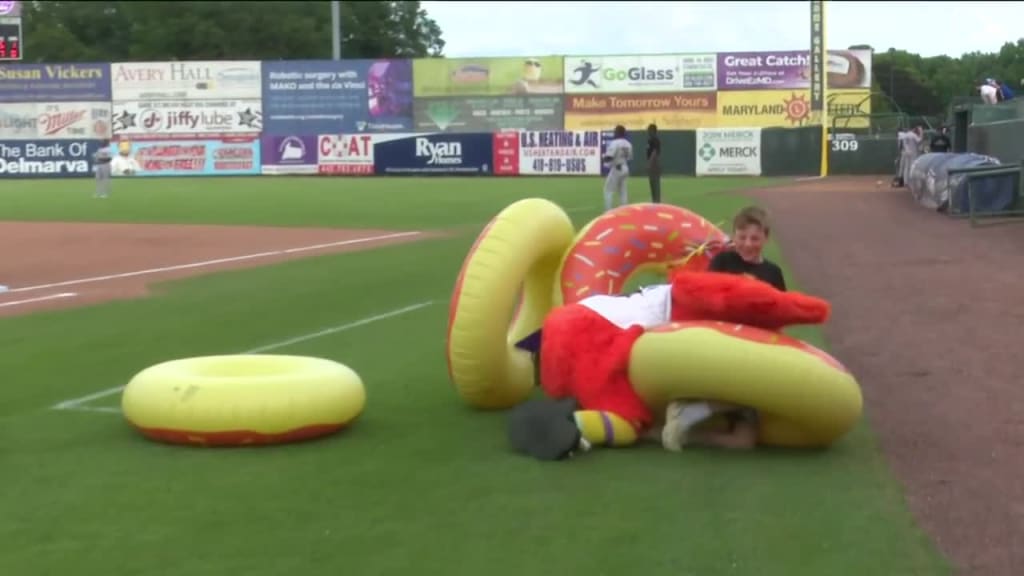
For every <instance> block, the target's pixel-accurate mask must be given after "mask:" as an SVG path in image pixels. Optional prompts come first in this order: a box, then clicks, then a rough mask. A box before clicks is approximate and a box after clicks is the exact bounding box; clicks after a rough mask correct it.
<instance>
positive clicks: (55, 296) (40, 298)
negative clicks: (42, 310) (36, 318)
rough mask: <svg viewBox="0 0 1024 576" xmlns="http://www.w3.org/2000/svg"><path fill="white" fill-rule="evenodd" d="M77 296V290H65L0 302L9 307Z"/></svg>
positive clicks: (1, 306)
mask: <svg viewBox="0 0 1024 576" xmlns="http://www.w3.org/2000/svg"><path fill="white" fill-rule="evenodd" d="M75 296H78V293H77V292H63V293H61V294H50V295H48V296H38V297H36V298H26V299H24V300H13V301H11V302H0V308H7V307H9V306H21V305H22V304H32V303H33V302H45V301H47V300H57V299H60V298H74V297H75Z"/></svg>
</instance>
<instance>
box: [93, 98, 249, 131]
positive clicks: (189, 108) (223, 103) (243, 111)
mask: <svg viewBox="0 0 1024 576" xmlns="http://www.w3.org/2000/svg"><path fill="white" fill-rule="evenodd" d="M113 127H114V134H115V135H117V136H123V137H126V138H129V139H147V138H149V139H157V140H166V139H167V138H194V137H197V136H201V137H204V138H206V137H226V136H240V135H253V136H255V135H258V134H259V132H260V131H261V130H262V128H263V110H262V108H261V106H260V101H259V100H193V101H159V102H115V103H114V106H113Z"/></svg>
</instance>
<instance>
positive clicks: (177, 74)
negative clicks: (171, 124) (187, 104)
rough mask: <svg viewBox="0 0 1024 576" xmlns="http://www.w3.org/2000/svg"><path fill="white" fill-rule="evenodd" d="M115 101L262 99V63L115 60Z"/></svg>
mask: <svg viewBox="0 0 1024 576" xmlns="http://www.w3.org/2000/svg"><path fill="white" fill-rule="evenodd" d="M110 78H111V90H110V91H111V95H112V97H113V100H114V101H115V102H116V101H124V100H210V99H217V98H222V99H227V100H247V99H249V100H259V99H260V62H259V61H258V60H252V61H224V62H217V61H208V62H115V63H113V64H111V65H110Z"/></svg>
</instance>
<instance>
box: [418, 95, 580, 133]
mask: <svg viewBox="0 0 1024 576" xmlns="http://www.w3.org/2000/svg"><path fill="white" fill-rule="evenodd" d="M414 110H415V112H414V114H413V118H414V120H415V126H416V131H417V132H437V131H441V132H499V131H501V130H561V129H562V123H563V121H564V118H563V112H564V104H563V102H562V97H561V96H508V97H482V98H430V99H426V98H417V99H416V102H415V106H414Z"/></svg>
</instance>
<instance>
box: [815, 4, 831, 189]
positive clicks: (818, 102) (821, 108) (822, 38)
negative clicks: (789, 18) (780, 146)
mask: <svg viewBox="0 0 1024 576" xmlns="http://www.w3.org/2000/svg"><path fill="white" fill-rule="evenodd" d="M825 1H826V0H811V68H812V73H811V84H812V85H811V94H812V97H811V105H812V108H814V107H817V110H818V113H819V114H818V117H819V118H820V119H821V174H820V176H821V177H822V178H824V177H825V176H828V150H829V141H828V124H829V117H828V43H827V42H826V33H825V30H826V26H825ZM815 93H817V94H815ZM815 96H817V98H815Z"/></svg>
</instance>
